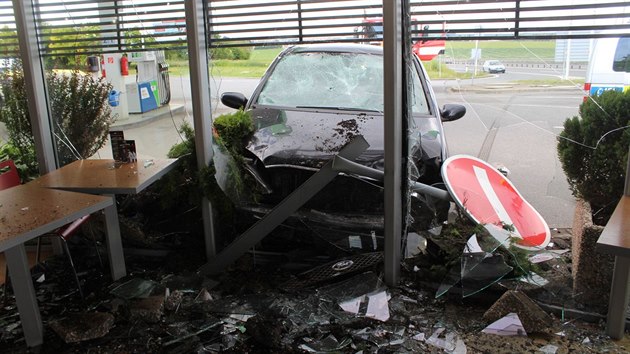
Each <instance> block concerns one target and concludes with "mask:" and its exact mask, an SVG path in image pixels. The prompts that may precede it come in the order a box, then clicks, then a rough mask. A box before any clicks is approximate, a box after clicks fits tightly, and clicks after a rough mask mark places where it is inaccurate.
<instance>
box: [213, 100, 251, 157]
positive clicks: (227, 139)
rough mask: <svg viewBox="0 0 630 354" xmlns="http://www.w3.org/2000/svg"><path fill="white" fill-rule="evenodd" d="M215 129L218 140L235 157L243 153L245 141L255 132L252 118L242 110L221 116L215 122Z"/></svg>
mask: <svg viewBox="0 0 630 354" xmlns="http://www.w3.org/2000/svg"><path fill="white" fill-rule="evenodd" d="M213 127H214V129H215V130H216V132H217V135H218V138H217V140H219V141H220V143H222V144H223V145H224V146H225V147H226V148H227V149H228V150H229V151H230V152H231V153H232V154H233V155H240V154H242V153H243V150H244V147H245V146H244V141H245V140H246V139H247V138H249V137H250V136H251V134H252V133H253V132H254V123H253V122H252V118H251V116H250V115H249V113H247V112H244V111H243V110H242V109H240V110H238V111H236V112H234V113H229V114H222V115H220V116H219V117H217V118H216V119H215V120H214V123H213Z"/></svg>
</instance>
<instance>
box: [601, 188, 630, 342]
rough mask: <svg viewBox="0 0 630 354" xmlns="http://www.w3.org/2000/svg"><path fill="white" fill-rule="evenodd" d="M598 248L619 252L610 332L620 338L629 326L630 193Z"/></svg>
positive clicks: (625, 197)
mask: <svg viewBox="0 0 630 354" xmlns="http://www.w3.org/2000/svg"><path fill="white" fill-rule="evenodd" d="M597 249H598V250H599V251H600V252H603V253H609V254H612V255H614V256H615V269H614V272H613V279H612V286H611V289H610V300H609V303H608V318H607V323H606V333H607V334H608V335H609V336H610V337H611V338H613V339H620V338H622V337H623V333H624V330H625V325H626V308H627V307H628V295H630V196H628V195H624V196H623V197H621V200H620V201H619V204H617V207H616V208H615V211H614V212H613V215H612V216H611V217H610V220H609V221H608V223H607V224H606V227H605V228H604V231H603V232H602V234H601V235H600V236H599V239H598V240H597Z"/></svg>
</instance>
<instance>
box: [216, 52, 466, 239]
mask: <svg viewBox="0 0 630 354" xmlns="http://www.w3.org/2000/svg"><path fill="white" fill-rule="evenodd" d="M382 68H383V50H382V47H379V46H371V45H359V44H337V45H333V44H318V45H298V46H292V47H289V48H287V49H286V50H284V51H283V52H282V53H280V54H279V55H278V57H277V58H276V59H275V60H274V62H273V63H272V64H271V65H270V67H269V69H268V70H267V72H266V73H265V75H264V76H263V78H262V79H261V81H260V83H259V84H258V86H257V88H256V89H255V90H254V93H253V94H252V97H251V98H250V99H247V98H246V97H245V96H244V95H243V94H241V93H235V92H226V93H224V94H223V95H222V96H221V102H222V103H223V104H225V105H226V106H228V107H232V108H235V109H240V108H244V109H245V110H246V111H249V112H250V113H251V117H252V119H253V122H254V126H255V133H254V135H253V137H252V138H251V139H250V140H249V141H248V142H247V148H246V150H247V152H246V156H245V158H246V163H247V164H248V165H249V166H248V168H247V170H248V171H249V172H250V173H252V174H253V175H254V179H255V180H256V181H257V182H258V183H260V184H261V187H262V188H261V189H262V190H264V191H266V194H265V195H263V196H262V198H261V199H260V203H258V204H256V205H254V206H252V209H251V210H252V211H259V212H264V211H265V210H268V207H271V206H273V205H275V204H277V203H278V202H280V201H281V200H282V199H283V198H285V197H286V196H287V195H289V194H290V193H291V192H293V190H295V189H296V188H297V187H298V186H300V185H301V184H302V183H303V182H304V181H306V179H308V178H309V177H310V176H311V175H312V174H313V173H314V172H316V171H318V170H319V169H320V168H321V167H322V166H323V165H324V164H325V163H326V162H328V161H329V160H331V158H332V157H333V156H334V155H335V153H336V152H337V151H338V150H339V149H340V148H341V147H342V146H343V145H345V144H346V143H347V142H348V141H349V140H351V138H352V137H354V136H357V135H362V136H363V137H364V138H365V139H366V140H367V142H368V143H369V144H370V147H369V149H368V150H367V151H366V152H364V153H363V154H362V155H361V156H360V157H359V158H358V159H357V160H356V161H357V162H358V163H360V164H363V165H365V166H368V167H372V168H375V169H380V170H383V166H384V142H383V139H384V138H383V125H384V122H383V119H384V118H385V117H384V115H383V69H382ZM411 71H412V73H411V74H412V75H411V77H412V80H411V82H410V84H409V89H410V90H411V92H410V98H411V101H410V105H411V107H412V111H413V119H412V120H411V121H410V126H409V129H408V137H409V147H408V150H409V152H410V155H411V159H412V160H413V168H412V171H410V172H409V178H411V179H412V180H414V181H419V182H422V183H426V184H429V185H441V183H442V177H441V174H440V167H441V165H442V162H443V161H444V160H445V159H446V158H447V146H446V140H445V137H444V131H443V128H442V122H446V121H453V120H456V119H459V118H461V117H462V116H463V115H464V114H465V112H466V108H465V107H464V106H461V105H454V104H453V105H445V106H444V107H443V108H442V109H440V108H439V107H438V103H437V101H436V99H435V96H434V93H433V90H432V88H431V84H430V82H429V79H428V78H427V75H426V73H425V70H424V68H423V66H422V64H421V63H420V61H419V60H418V59H417V58H416V57H415V56H413V62H412V70H411ZM421 199H423V198H421ZM383 208H384V207H383V185H382V183H381V182H379V181H375V180H372V179H370V178H365V177H359V176H350V175H345V174H341V175H339V176H338V177H336V178H335V180H333V181H332V182H331V183H329V184H328V185H327V186H326V187H325V188H324V190H322V191H321V192H320V193H318V194H317V195H316V196H315V198H313V199H312V200H311V201H310V202H308V204H307V205H306V206H305V207H303V208H302V209H301V210H302V213H303V214H302V215H301V216H302V217H303V218H307V219H308V221H309V223H315V224H319V225H320V226H322V227H326V229H327V230H332V229H335V230H352V231H343V232H341V234H342V235H343V234H344V232H345V237H346V238H347V237H348V235H364V234H367V235H370V234H372V232H374V234H376V235H378V236H379V237H380V236H382V228H383V210H384V209H383ZM421 208H422V209H421V213H424V214H425V215H429V214H431V213H434V214H435V211H436V208H435V205H424V204H423V205H422V207H421ZM434 214H431V216H432V217H435V215H434ZM361 230H363V232H364V233H361ZM342 237H343V236H342Z"/></svg>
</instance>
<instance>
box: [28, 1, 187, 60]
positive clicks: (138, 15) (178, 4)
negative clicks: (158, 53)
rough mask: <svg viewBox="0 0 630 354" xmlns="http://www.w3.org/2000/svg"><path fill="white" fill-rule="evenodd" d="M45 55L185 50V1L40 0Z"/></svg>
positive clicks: (41, 31)
mask: <svg viewBox="0 0 630 354" xmlns="http://www.w3.org/2000/svg"><path fill="white" fill-rule="evenodd" d="M35 16H36V18H37V26H38V32H39V34H40V37H39V44H40V50H41V52H42V55H44V56H46V55H58V56H62V55H75V54H77V53H81V54H97V53H111V52H123V51H145V50H156V49H164V48H181V47H183V46H184V45H185V42H186V23H185V16H184V0H174V1H148V0H131V1H122V0H121V1H94V0H63V1H54V2H53V1H40V2H39V5H37V9H36V14H35Z"/></svg>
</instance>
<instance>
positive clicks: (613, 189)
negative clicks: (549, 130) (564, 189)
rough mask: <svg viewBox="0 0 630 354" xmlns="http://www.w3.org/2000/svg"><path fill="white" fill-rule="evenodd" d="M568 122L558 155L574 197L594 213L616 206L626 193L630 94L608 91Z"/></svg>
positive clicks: (581, 106)
mask: <svg viewBox="0 0 630 354" xmlns="http://www.w3.org/2000/svg"><path fill="white" fill-rule="evenodd" d="M579 113H580V116H579V117H578V116H576V117H572V118H569V119H567V120H566V121H565V122H564V131H563V132H562V133H561V134H560V137H559V139H558V156H559V158H560V162H561V163H562V168H563V169H564V172H565V173H566V176H567V180H568V182H569V186H570V188H571V191H572V192H573V195H575V196H576V197H580V198H583V199H584V200H585V201H587V202H589V203H591V205H592V206H593V210H597V209H599V208H602V207H608V206H611V205H612V206H613V207H614V205H615V204H616V203H617V201H618V200H619V198H620V197H621V195H622V194H623V189H624V183H625V174H626V166H627V160H628V146H629V145H630V130H628V129H625V127H628V125H630V92H625V93H622V92H616V91H607V92H604V93H603V94H602V95H601V96H596V97H592V99H589V100H587V101H586V102H584V103H582V105H580V110H579Z"/></svg>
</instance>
